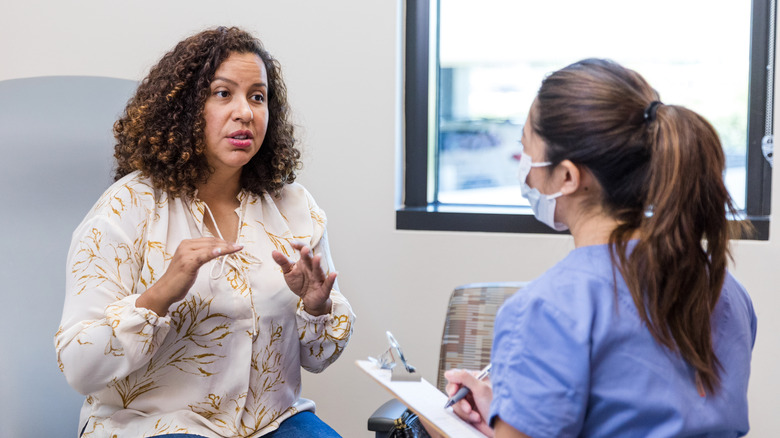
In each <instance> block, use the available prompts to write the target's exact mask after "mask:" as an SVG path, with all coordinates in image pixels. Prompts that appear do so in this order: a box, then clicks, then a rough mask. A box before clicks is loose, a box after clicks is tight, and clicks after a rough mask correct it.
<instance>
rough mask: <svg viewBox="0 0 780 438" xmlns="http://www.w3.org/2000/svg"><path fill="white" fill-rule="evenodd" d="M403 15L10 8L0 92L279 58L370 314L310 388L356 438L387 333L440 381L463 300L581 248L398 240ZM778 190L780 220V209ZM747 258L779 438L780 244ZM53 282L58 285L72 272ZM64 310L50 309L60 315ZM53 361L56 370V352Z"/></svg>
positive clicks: (742, 249)
mask: <svg viewBox="0 0 780 438" xmlns="http://www.w3.org/2000/svg"><path fill="white" fill-rule="evenodd" d="M402 3H403V2H400V1H399V0H376V1H373V0H372V1H366V0H332V1H314V0H307V1H258V0H253V1H249V0H247V1H223V2H211V1H205V0H189V1H180V0H177V1H148V0H142V1H133V2H114V1H106V0H81V1H78V2H56V1H41V0H25V1H20V0H16V1H14V2H10V1H6V2H3V4H2V6H0V59H1V61H0V80H6V79H14V78H24V77H33V76H47V75H88V76H108V77H116V78H126V79H134V80H138V79H140V78H142V77H143V75H144V74H145V72H146V70H147V69H148V68H149V66H151V65H152V64H153V63H154V62H155V61H156V60H157V59H158V58H159V57H160V56H161V54H162V53H163V52H164V51H165V50H167V49H169V48H170V47H172V45H173V44H174V43H175V42H177V41H179V40H180V39H181V38H183V37H184V36H186V35H188V34H190V33H192V32H194V31H197V30H200V29H202V28H204V27H207V26H213V25H218V24H236V25H240V26H243V27H245V28H246V29H248V30H251V31H252V32H254V33H255V34H256V35H257V36H259V37H260V38H261V39H262V40H263V41H264V42H265V44H266V47H267V48H268V49H269V50H270V51H271V52H272V53H273V54H275V55H276V56H277V57H278V59H279V60H280V61H281V63H282V66H283V69H284V72H285V75H286V80H287V85H288V87H289V92H290V99H291V103H292V106H293V110H294V112H295V114H296V119H297V121H298V123H299V124H300V125H301V126H302V129H301V131H300V133H301V137H302V140H303V148H304V154H305V155H304V159H305V168H304V171H303V173H302V176H301V181H302V182H303V183H304V184H305V185H306V186H307V187H308V188H309V190H310V191H311V192H312V193H313V194H314V196H315V197H316V199H317V200H318V202H319V204H320V205H321V206H322V207H323V208H324V209H325V210H326V212H327V213H328V216H329V220H330V226H329V233H330V238H331V246H332V247H331V249H332V251H333V256H334V259H335V262H336V267H337V269H338V270H339V271H340V280H339V281H340V285H341V289H342V291H343V292H344V294H345V295H346V296H347V297H348V298H349V299H350V301H351V302H352V305H353V307H354V309H355V312H356V313H357V315H358V321H357V324H356V326H355V334H354V337H353V339H352V341H351V343H350V345H349V347H348V349H347V350H346V352H345V353H344V355H343V357H342V358H341V359H340V360H339V361H338V362H337V363H336V364H334V365H333V366H332V367H331V368H329V369H328V370H327V371H326V372H325V373H324V374H321V375H306V376H305V378H304V395H305V396H308V397H310V398H313V399H314V400H315V401H316V402H317V404H318V414H320V415H321V416H322V417H323V418H324V419H325V420H326V421H327V422H329V423H330V424H332V425H333V426H334V427H335V428H336V429H337V430H338V431H340V432H341V433H342V434H343V435H344V436H345V437H359V436H368V433H367V432H366V429H365V423H366V418H367V417H368V415H369V414H370V413H371V412H372V410H373V409H374V407H376V406H378V405H379V404H381V402H383V401H385V400H386V399H387V398H388V395H387V394H386V393H384V391H383V390H382V389H381V388H379V387H378V386H377V385H375V384H374V383H373V382H372V381H370V379H369V378H368V377H366V376H364V375H362V374H361V373H360V372H359V371H358V370H357V368H356V367H355V365H354V364H353V362H354V361H355V360H356V359H364V358H365V357H366V356H367V355H371V354H375V353H378V352H379V350H380V349H381V348H382V347H383V346H384V345H385V341H384V336H383V333H384V331H385V330H391V331H392V332H393V333H394V334H395V335H396V338H397V339H398V340H399V342H401V343H402V345H404V348H405V352H406V354H407V355H408V357H409V358H410V361H411V362H412V363H413V364H414V365H416V366H417V367H418V368H419V369H420V370H422V372H423V373H424V375H425V376H426V378H428V379H429V380H435V370H436V366H437V357H438V345H439V342H440V336H441V328H442V323H443V318H444V314H443V313H444V309H445V305H446V302H447V298H448V296H449V293H450V292H451V290H452V288H453V287H454V286H456V285H459V284H463V283H468V282H480V281H499V280H526V279H531V278H534V277H535V276H538V275H539V274H540V273H541V272H543V271H544V270H545V269H547V268H548V267H550V266H551V265H552V264H554V263H555V262H556V261H557V260H559V259H560V258H562V257H563V256H564V255H565V254H566V252H567V251H569V250H570V249H571V248H572V243H571V241H570V239H569V238H567V237H559V236H535V235H517V234H487V233H452V232H413V231H396V230H395V206H396V204H397V199H398V184H399V172H398V170H397V163H398V157H399V156H400V154H399V151H400V150H401V149H400V148H401V147H402V143H403V141H402V140H403V139H402V136H401V130H400V127H401V123H402V119H401V115H402V112H401V109H400V96H401V95H402V85H401V78H402V77H401V74H400V72H401V70H400V69H401V60H402V58H401V52H400V51H401V49H402V45H401V37H402V31H401V29H402V25H401V24H400V17H401V16H402V15H401V8H402V6H403V4H402ZM42 109H45V103H42ZM19 164H20V165H25V164H26V163H19ZM778 181H780V178H775V183H774V190H773V193H774V195H773V204H774V205H775V206H780V186H778V184H780V182H778ZM0 190H8V189H7V188H3V189H0ZM775 210H777V208H776V209H775ZM779 225H780V224H778V221H773V222H772V229H771V235H772V236H777V235H778V233H780V228H778V226H779ZM734 256H735V262H736V266H735V268H734V272H735V274H736V276H737V277H738V278H739V279H740V280H741V281H742V282H743V283H744V284H745V285H746V287H747V288H748V290H749V292H750V293H751V295H752V297H753V300H754V304H755V307H756V310H757V313H758V316H759V335H758V340H757V342H756V347H755V356H754V362H753V378H752V380H751V386H750V394H749V397H750V403H751V406H750V408H751V423H752V427H753V432H752V433H751V436H756V437H764V436H774V435H776V432H775V431H777V430H780V415H778V408H780V395H779V394H780V379H778V377H777V376H776V374H775V370H776V369H777V368H778V366H777V364H778V361H779V360H780V297H778V295H777V294H776V293H775V285H777V284H780V269H778V263H777V262H778V260H780V241H779V240H778V239H777V238H775V239H773V240H771V241H769V242H747V241H745V242H736V243H735V245H734ZM63 263H64V261H63ZM47 269H50V270H52V272H54V273H53V274H51V275H53V276H54V277H55V278H57V279H59V278H60V276H61V269H62V268H61V267H51V268H47ZM54 295H55V296H53V297H52V303H53V304H50V305H53V306H59V305H61V297H59V296H56V293H55V294H54ZM19 318H21V316H20V317H19ZM52 324H53V326H54V327H56V321H55V322H53V323H52ZM46 341H47V342H50V340H48V339H47V340H46ZM36 342H37V340H36ZM44 359H45V360H51V361H53V360H54V357H53V353H52V355H51V356H49V357H46V358H44ZM55 369H56V368H55ZM63 380H64V379H63ZM4 395H5V394H4ZM23 397H28V398H29V400H26V401H28V402H31V400H34V396H29V395H27V396H23ZM23 401H24V400H23Z"/></svg>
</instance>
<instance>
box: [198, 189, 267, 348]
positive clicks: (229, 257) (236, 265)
mask: <svg viewBox="0 0 780 438" xmlns="http://www.w3.org/2000/svg"><path fill="white" fill-rule="evenodd" d="M243 204H244V203H243V202H242V206H241V216H240V217H239V218H238V227H239V230H240V229H241V224H242V223H243V221H244V212H245V211H246V208H245V205H243ZM203 206H204V207H205V208H206V213H208V214H209V218H211V223H212V224H214V230H215V231H216V232H217V236H218V237H219V238H220V239H222V240H225V238H224V237H222V233H221V232H220V231H219V227H218V226H217V221H216V220H214V215H213V214H212V213H211V209H210V208H209V206H208V204H206V203H205V202H204V203H203ZM241 252H243V254H244V258H245V259H246V260H247V261H248V262H250V263H257V264H260V263H262V260H260V259H258V258H257V257H255V256H253V255H252V254H250V253H249V252H248V251H246V250H242V251H241ZM237 254H238V253H230V254H225V255H221V256H219V257H217V259H221V262H219V263H214V264H213V265H211V270H210V271H209V277H210V278H211V279H212V280H217V279H219V278H220V277H222V275H223V274H224V271H225V264H226V263H227V264H229V265H230V266H232V267H233V269H235V271H236V274H237V275H238V277H239V278H240V279H241V281H243V282H244V284H245V285H246V286H247V288H248V289H249V307H250V308H251V309H252V340H253V341H254V340H255V339H257V334H258V328H257V311H256V310H255V298H254V294H253V293H252V287H251V286H250V283H249V275H248V274H247V272H246V270H245V269H244V266H242V264H241V263H240V259H239V258H238V255H237ZM217 266H219V271H217V272H216V274H215V272H214V268H216V267H217Z"/></svg>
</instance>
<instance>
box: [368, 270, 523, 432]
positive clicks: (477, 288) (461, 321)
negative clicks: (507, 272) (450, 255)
mask: <svg viewBox="0 0 780 438" xmlns="http://www.w3.org/2000/svg"><path fill="white" fill-rule="evenodd" d="M526 284H527V283H525V282H498V283H472V284H467V285H464V286H459V287H457V288H455V290H454V291H453V292H452V295H451V296H450V302H449V305H448V306H447V318H446V319H445V321H444V332H443V334H442V339H441V350H440V353H439V373H438V378H437V381H436V386H437V387H438V388H439V390H441V391H442V392H444V387H445V386H446V385H447V379H445V378H444V372H445V371H447V370H449V369H452V368H463V369H472V370H479V369H482V368H483V367H485V366H486V365H487V364H488V362H490V348H491V345H492V342H493V321H494V320H495V317H496V312H498V308H499V307H501V304H503V303H504V300H506V299H507V298H509V297H510V296H511V295H512V294H514V293H515V292H517V291H518V289H522V288H523V287H525V285H526ZM405 410H406V407H405V406H404V405H403V404H402V403H401V402H399V401H398V400H396V399H392V400H390V401H388V402H387V403H385V404H383V405H382V406H380V407H379V408H378V409H377V410H376V411H375V412H374V413H373V415H371V417H370V418H369V419H368V430H369V431H372V432H375V433H376V438H385V437H386V436H387V435H388V433H389V431H390V430H391V429H392V427H393V422H394V421H395V419H396V418H399V417H400V416H401V415H402V414H403V413H404V411H405Z"/></svg>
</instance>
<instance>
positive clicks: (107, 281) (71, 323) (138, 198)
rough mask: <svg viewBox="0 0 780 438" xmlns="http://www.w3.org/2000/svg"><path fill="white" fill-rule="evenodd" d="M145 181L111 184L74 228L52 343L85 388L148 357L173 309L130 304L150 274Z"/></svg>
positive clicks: (105, 382) (73, 379) (103, 383)
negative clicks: (161, 313) (160, 312)
mask: <svg viewBox="0 0 780 438" xmlns="http://www.w3.org/2000/svg"><path fill="white" fill-rule="evenodd" d="M144 189H145V188H144V187H138V186H135V187H133V186H130V185H124V186H119V187H116V188H115V189H114V190H109V191H108V192H106V194H104V196H103V197H101V199H100V200H99V201H98V203H97V204H96V206H95V207H94V208H93V210H92V211H91V212H90V213H89V214H88V215H87V217H86V218H85V219H84V221H83V222H82V223H81V225H80V226H79V227H78V228H77V229H76V231H74V233H73V241H72V243H71V247H70V251H69V254H68V261H67V280H66V297H65V305H64V310H63V316H62V323H61V326H60V328H59V330H58V331H57V333H56V335H55V347H56V352H57V359H58V362H59V366H60V369H61V370H62V372H63V373H64V374H65V377H66V378H67V380H68V382H69V383H70V385H71V386H73V388H75V389H76V390H77V391H79V392H81V393H83V394H89V393H92V392H95V391H98V390H101V389H104V388H106V387H107V386H110V385H112V383H114V382H116V381H118V380H120V379H122V378H124V377H126V376H127V375H129V374H130V373H131V372H133V371H134V370H136V369H138V368H140V367H141V366H143V365H144V364H146V363H148V362H149V360H150V359H151V357H152V355H153V354H154V351H155V348H156V347H157V346H159V345H160V343H161V342H162V339H163V338H164V337H165V335H166V334H167V332H168V329H169V328H170V317H158V316H157V315H156V314H155V313H154V312H152V311H150V310H148V309H143V308H136V307H135V301H136V299H137V298H138V295H137V294H136V292H137V290H136V289H137V287H138V283H141V285H147V286H148V284H149V283H151V282H152V281H154V278H141V275H142V274H141V272H142V269H141V268H142V264H143V263H144V252H145V249H147V248H148V247H150V246H153V245H148V244H147V242H145V240H144V239H143V232H144V230H145V227H146V223H147V219H148V215H149V209H148V208H146V207H144V201H145V199H144V198H149V199H151V198H152V193H151V192H150V191H148V190H144ZM152 202H153V199H152ZM153 251H157V252H160V253H161V252H162V249H160V248H158V249H156V250H153ZM159 255H160V256H162V257H164V254H159Z"/></svg>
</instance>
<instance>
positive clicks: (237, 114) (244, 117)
mask: <svg viewBox="0 0 780 438" xmlns="http://www.w3.org/2000/svg"><path fill="white" fill-rule="evenodd" d="M233 118H234V119H235V120H240V121H242V122H251V121H252V120H254V118H255V114H254V111H252V107H251V106H249V102H246V101H244V102H238V103H237V105H236V109H235V110H234V112H233Z"/></svg>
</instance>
